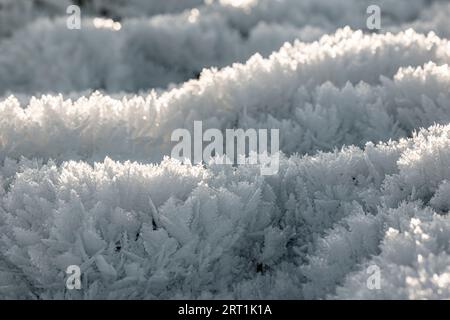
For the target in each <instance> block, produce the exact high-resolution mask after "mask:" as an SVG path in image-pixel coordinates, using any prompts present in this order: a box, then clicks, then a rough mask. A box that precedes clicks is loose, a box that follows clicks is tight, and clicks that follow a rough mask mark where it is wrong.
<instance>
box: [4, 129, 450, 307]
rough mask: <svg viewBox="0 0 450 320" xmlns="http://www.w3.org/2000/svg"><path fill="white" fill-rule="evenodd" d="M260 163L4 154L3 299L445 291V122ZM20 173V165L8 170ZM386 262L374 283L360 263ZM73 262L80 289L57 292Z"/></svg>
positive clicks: (439, 294)
mask: <svg viewBox="0 0 450 320" xmlns="http://www.w3.org/2000/svg"><path fill="white" fill-rule="evenodd" d="M258 170H259V169H258V168H252V167H246V166H242V167H239V168H238V169H236V170H233V169H232V168H231V167H225V168H224V167H222V166H216V165H210V166H208V167H207V168H203V167H190V166H186V165H180V164H179V163H177V162H173V161H169V160H165V161H164V162H162V163H161V164H160V165H156V166H153V165H141V164H137V163H133V162H125V163H118V162H114V161H112V160H110V159H105V161H104V162H99V163H96V164H95V165H94V166H90V165H88V164H86V163H83V162H73V161H69V162H64V163H62V164H61V165H60V166H57V165H56V164H54V163H52V162H50V163H47V164H45V165H42V164H40V163H39V162H38V161H35V160H34V161H29V160H25V159H23V160H21V161H20V162H19V163H17V162H16V161H12V160H7V161H5V163H4V166H3V167H2V169H1V171H2V176H3V188H2V191H1V192H2V195H3V203H2V214H1V215H0V218H1V220H0V221H1V224H0V230H1V234H2V237H1V239H0V250H1V251H0V252H1V253H2V257H3V259H2V260H3V263H2V264H3V265H4V267H3V268H2V269H1V271H0V283H1V286H0V292H1V294H2V296H4V297H8V298H41V299H46V298H69V297H72V298H110V299H117V298H241V299H243V298H325V297H335V296H334V295H337V296H336V297H338V298H342V297H343V298H360V297H364V298H448V297H449V295H450V291H449V288H450V286H449V282H448V281H449V280H448V277H449V272H450V270H449V263H450V245H449V244H450V220H449V218H448V215H447V211H448V209H449V208H450V202H449V200H448V199H449V196H450V187H449V183H448V181H447V180H448V179H450V126H435V127H432V128H430V129H429V130H423V131H421V132H420V133H419V134H417V135H415V136H414V137H413V138H411V139H408V140H400V141H399V142H395V143H389V144H380V145H377V146H374V145H373V144H372V143H368V144H367V145H366V146H365V148H364V149H358V148H356V147H351V148H345V149H343V150H341V151H336V152H334V153H321V154H318V155H316V156H314V157H299V156H292V157H290V158H283V159H282V161H281V165H280V171H279V173H278V174H277V175H274V176H270V177H268V178H265V179H263V178H262V177H261V176H259V175H258V173H257V172H258ZM14 172H17V173H16V174H14ZM373 263H376V264H377V265H378V266H379V267H380V268H381V274H382V277H381V279H382V280H381V289H380V290H369V289H368V288H367V285H366V279H367V274H366V266H367V265H370V264H373ZM72 264H76V265H80V266H81V268H82V272H83V274H84V288H85V289H84V290H83V291H75V292H74V291H67V290H66V289H65V281H64V279H65V276H66V275H65V272H64V271H65V268H66V267H67V266H68V265H72Z"/></svg>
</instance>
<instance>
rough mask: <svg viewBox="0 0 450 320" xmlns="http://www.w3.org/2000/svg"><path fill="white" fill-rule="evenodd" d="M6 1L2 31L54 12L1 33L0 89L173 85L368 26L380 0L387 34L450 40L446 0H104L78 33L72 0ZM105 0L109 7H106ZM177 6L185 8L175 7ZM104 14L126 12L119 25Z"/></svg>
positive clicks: (86, 8) (92, 7)
mask: <svg viewBox="0 0 450 320" xmlns="http://www.w3.org/2000/svg"><path fill="white" fill-rule="evenodd" d="M0 1H6V2H7V5H4V6H3V7H2V6H0V30H6V29H7V28H11V26H14V23H12V22H11V23H10V22H8V19H13V18H9V17H14V15H15V13H14V12H16V11H17V12H19V13H21V12H24V13H25V12H28V11H29V12H31V13H33V14H34V15H38V14H37V13H36V12H38V13H39V12H42V11H44V12H48V16H50V17H51V18H45V15H44V14H40V15H38V17H40V18H39V19H36V20H34V19H32V18H31V17H28V16H24V17H22V16H20V17H17V19H16V18H14V21H20V22H18V24H19V25H20V26H21V28H17V30H16V29H14V31H15V32H10V33H11V34H10V35H9V36H8V37H7V38H4V39H3V40H2V39H1V38H0V94H4V93H5V92H14V93H29V94H35V93H49V92H53V93H61V92H62V93H69V92H72V91H83V90H88V89H93V90H95V89H101V90H105V91H107V92H108V93H113V92H118V91H127V92H136V91H139V90H148V89H151V88H159V87H161V88H166V87H167V86H168V85H171V84H173V83H175V84H180V83H183V82H184V81H186V80H188V79H194V78H197V77H198V76H199V74H200V73H201V71H202V69H203V68H208V67H225V66H228V65H230V64H232V63H233V62H245V61H246V60H247V59H248V58H249V57H251V56H252V55H253V54H255V53H259V54H261V55H262V56H264V57H267V56H268V55H270V53H271V52H273V51H276V50H278V49H279V47H280V46H282V45H283V43H285V42H286V41H288V42H293V41H294V40H301V41H304V42H311V41H314V40H317V39H318V38H320V36H322V35H324V34H333V33H334V32H335V30H336V28H337V27H344V26H350V27H351V28H354V29H361V30H365V31H368V30H367V27H366V19H367V14H366V9H367V6H368V5H370V4H373V3H377V4H379V5H380V7H381V8H382V9H383V16H382V26H383V29H382V30H380V33H385V32H387V31H393V32H395V33H398V31H400V30H406V29H407V28H409V27H412V28H414V29H416V30H418V31H420V32H422V33H424V34H426V33H428V32H429V31H431V30H433V31H434V32H435V33H436V34H437V35H439V36H442V37H446V36H448V32H449V31H448V30H450V28H449V23H448V19H447V17H448V16H449V15H450V5H448V3H446V2H443V1H426V0H414V1H410V0H378V1H375V2H374V1H372V0H367V1H362V0H345V1H340V3H339V6H337V5H336V3H335V2H334V1H329V0H319V1H318V0H308V1H298V0H283V1H273V0H241V1H236V0H234V1H232V0H220V1H207V3H205V4H201V5H198V4H197V5H196V3H197V2H198V1H196V0H190V1H182V2H180V1H175V0H172V1H167V0H161V1H142V0H133V1H131V2H130V3H128V2H123V1H119V0H115V1H113V2H111V1H103V0H97V1H93V2H83V5H82V7H81V8H82V18H83V20H82V23H81V29H80V30H69V29H68V28H67V26H66V22H67V21H66V20H67V16H64V15H65V11H64V10H62V9H64V8H65V4H67V3H70V1H68V0H67V1H63V3H60V4H59V5H58V6H55V5H50V4H49V3H51V1H50V0H46V1H43V2H37V1H29V0H14V1H17V2H14V1H13V0H0ZM11 1H12V2H11ZM106 2H107V3H108V8H109V10H110V11H111V12H110V13H105V12H103V11H102V9H101V8H103V7H104V6H105V4H104V3H106ZM110 2H111V3H110ZM125 3H126V5H125ZM171 3H172V4H173V5H171ZM175 3H178V4H179V5H178V6H181V7H182V8H185V9H187V10H185V11H183V12H177V11H179V10H177V9H176V8H177V6H176V5H174V4H175ZM180 3H182V4H183V5H181V4H180ZM431 3H432V4H433V5H430V4H431ZM0 4H1V2H0ZM25 4H26V5H25ZM141 6H144V7H146V9H144V8H142V7H141ZM165 6H167V10H165V9H163V7H165ZM16 7H17V8H16ZM22 7H24V8H22ZM25 7H26V8H28V9H25ZM181 7H180V8H181ZM2 8H3V9H2ZM8 8H10V9H11V10H13V9H14V8H16V9H14V10H15V11H14V12H10V11H11V10H10V11H8ZM43 8H47V9H46V10H47V11H45V10H44V9H43ZM48 8H52V9H48ZM118 8H127V10H125V9H124V11H123V12H122V11H121V10H122V9H118ZM170 8H172V9H170ZM38 9H39V10H38ZM114 10H115V11H117V12H122V13H120V14H119V13H113V11H114ZM55 12H56V13H55ZM102 12H103V13H102ZM133 12H136V13H137V12H140V14H134V13H133ZM160 12H171V13H170V14H169V13H168V14H163V15H158V14H157V13H160ZM57 13H59V14H57ZM2 14H3V15H4V16H5V18H2ZM99 15H106V16H109V17H113V18H114V17H115V16H117V15H118V16H120V17H121V18H122V20H120V30H117V29H118V28H115V27H111V26H112V25H111V24H108V22H107V21H102V20H101V19H99V18H98V17H97V16H99ZM55 16H56V17H57V18H54V17H55ZM31 21H34V22H31ZM3 22H4V24H5V26H4V27H2V26H1V25H2V24H3ZM117 23H119V22H117ZM116 26H119V25H118V24H117V25H116ZM0 36H1V35H0ZM18 65H20V66H21V67H20V68H17V67H16V66H18Z"/></svg>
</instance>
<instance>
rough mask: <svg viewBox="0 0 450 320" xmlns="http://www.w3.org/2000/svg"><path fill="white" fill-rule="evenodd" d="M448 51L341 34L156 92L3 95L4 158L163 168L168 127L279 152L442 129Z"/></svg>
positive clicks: (416, 40) (434, 42) (438, 45)
mask: <svg viewBox="0 0 450 320" xmlns="http://www.w3.org/2000/svg"><path fill="white" fill-rule="evenodd" d="M448 46H449V44H448V41H447V40H443V39H439V38H438V37H436V36H435V35H433V34H430V35H428V36H424V35H421V34H417V33H414V32H413V31H411V30H409V31H406V32H402V33H399V34H397V35H392V34H385V35H375V34H374V35H364V34H363V33H362V32H360V31H356V32H354V31H352V30H350V29H348V28H346V29H342V30H339V31H338V32H337V33H336V34H335V35H334V36H332V37H330V36H325V37H323V38H322V39H321V40H320V41H319V42H314V43H311V44H304V43H301V42H297V43H295V44H294V45H285V46H284V47H283V48H282V49H281V50H280V51H279V52H278V53H275V54H273V55H272V56H271V57H270V58H268V59H263V58H261V57H260V56H258V55H256V56H254V57H253V58H252V59H250V60H249V61H248V62H247V63H246V64H235V65H233V67H228V68H225V69H223V70H221V71H217V70H206V71H205V72H203V74H202V75H201V77H200V79H199V80H195V81H190V82H187V83H185V84H184V85H182V86H181V87H180V88H178V89H174V90H171V91H168V92H165V93H162V94H159V95H158V94H156V93H152V94H149V95H147V96H136V97H130V98H123V99H121V100H118V99H113V98H111V97H109V96H103V95H101V94H93V95H91V96H90V97H89V98H85V97H83V98H80V99H79V100H76V101H75V102H73V101H71V100H64V99H63V97H62V96H54V97H52V96H44V97H42V98H40V99H35V98H33V99H31V101H30V102H29V105H28V106H26V105H21V104H20V103H19V102H18V101H17V100H16V99H14V98H10V99H8V100H5V101H4V102H1V103H0V137H1V141H2V143H1V145H0V159H5V158H6V157H8V156H9V157H14V158H18V157H20V156H25V157H28V158H33V157H40V158H44V159H49V158H52V159H55V160H58V161H61V160H68V159H84V160H86V159H93V160H103V158H104V157H106V156H108V157H111V158H113V159H116V160H128V159H131V160H139V161H145V162H149V161H160V160H161V159H162V158H163V156H164V155H170V150H171V149H172V147H173V144H171V143H170V135H171V133H172V132H173V130H175V129H177V128H189V129H191V128H192V126H193V122H194V121H195V120H202V121H203V126H204V128H205V130H206V129H207V128H219V129H223V130H225V129H226V128H234V127H248V128H279V129H280V137H281V141H280V147H281V150H283V151H284V152H285V153H286V154H292V153H295V152H297V153H300V154H306V153H314V152H315V151H316V150H322V151H332V150H333V149H334V148H336V147H340V146H343V145H352V144H353V145H358V146H363V145H364V144H365V143H366V142H367V141H373V142H378V141H380V140H381V141H387V140H389V139H391V138H392V139H395V138H399V137H403V136H408V135H411V132H412V131H413V130H414V129H417V128H420V127H428V126H429V125H431V124H433V123H435V122H438V123H443V124H444V123H448V122H449V121H450V92H449V90H448V88H449V85H450V72H449V70H450V68H449V67H448V66H447V65H446V64H444V63H447V62H448V61H449V60H450V59H449V54H450V52H449V51H448V50H447V48H448ZM83 48H84V47H83ZM105 51H107V50H105ZM81 60H82V59H81V58H80V60H79V61H78V62H76V63H81ZM430 60H431V61H434V62H428V63H427V61H430ZM424 63H425V64H424ZM436 63H437V64H439V65H436ZM407 66H408V67H407ZM13 70H14V69H11V70H10V72H9V74H11V73H12V72H13ZM86 70H90V69H89V68H87V69H86ZM35 72H36V73H38V72H39V71H38V70H35ZM67 72H69V70H67ZM44 73H45V70H44V69H42V76H44ZM96 74H101V73H96ZM37 79H41V77H38V78H37ZM91 79H92V78H91ZM109 79H111V78H109ZM58 83H62V80H61V81H59V82H58ZM55 85H56V84H55ZM268 88H270V90H268Z"/></svg>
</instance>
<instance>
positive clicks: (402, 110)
mask: <svg viewBox="0 0 450 320" xmlns="http://www.w3.org/2000/svg"><path fill="white" fill-rule="evenodd" d="M77 3H80V1H78V2H77ZM338 3H339V4H338ZM372 3H377V4H379V5H380V7H381V10H382V15H381V17H382V20H381V21H382V30H380V31H379V32H377V33H373V32H370V31H369V30H367V28H366V18H367V14H366V8H367V6H368V5H369V4H372ZM70 4H71V1H69V0H67V1H56V0H55V1H50V0H45V1H43V0H41V1H30V0H0V96H3V98H1V100H0V161H1V162H0V164H1V167H0V298H21V299H56V298H65V299H70V298H83V299H90V298H100V299H133V298H135V299H143V298H145V299H174V298H188V299H203V298H213V299H220V298H240V299H249V298H254V299H267V298H273V299H283V298H289V299H326V298H329V299H348V298H363V299H423V298H424V299H432V298H438V299H449V298H450V219H449V216H448V211H449V209H450V90H449V88H450V67H449V65H448V63H449V62H450V42H449V41H448V40H447V37H448V36H449V35H450V22H449V21H450V20H449V19H448V17H449V16H450V4H449V3H447V2H446V1H431V0H378V1H366V0H364V1H361V0H342V1H339V2H337V1H329V0H305V1H299V0H278V1H275V0H221V1H206V2H205V1H200V0H189V1H177V0H170V1H168V0H160V1H151V2H149V1H144V0H130V1H120V0H115V1H106V0H105V1H103V0H94V1H91V2H86V1H81V4H82V13H84V14H83V21H82V28H81V30H69V29H67V28H66V16H65V15H64V14H65V8H66V7H67V6H68V5H70ZM99 15H106V16H108V17H112V18H114V19H115V20H116V21H120V22H118V23H120V25H118V24H116V25H114V27H111V24H109V23H108V22H107V21H106V20H104V19H103V20H102V19H99V18H95V17H96V16H99ZM285 42H286V43H285ZM96 90H99V91H96ZM194 120H201V121H203V125H204V127H207V128H218V129H221V130H225V129H227V128H277V129H280V149H281V150H282V152H283V155H282V157H281V163H280V169H279V172H278V173H277V174H276V175H272V176H261V175H259V173H258V172H259V168H257V167H254V166H250V165H243V166H239V167H237V168H235V167H231V166H221V165H217V164H213V163H211V164H209V165H204V166H200V165H199V166H190V165H184V164H180V163H179V162H177V161H176V160H173V159H169V158H168V157H167V156H169V155H170V151H171V149H172V147H173V143H171V142H170V136H171V133H172V132H173V130H175V129H177V128H192V124H193V121H194ZM69 265H79V266H80V267H81V270H82V275H83V277H82V290H67V288H66V278H67V275H66V273H65V271H66V268H67V266H69ZM374 265H375V266H377V267H378V268H379V270H380V272H381V286H380V289H379V290H370V289H369V288H368V286H367V280H368V277H369V276H370V274H368V273H367V270H368V268H370V267H371V266H374Z"/></svg>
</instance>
